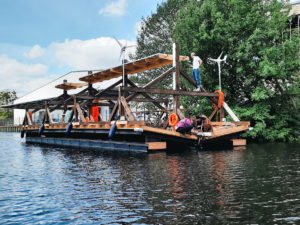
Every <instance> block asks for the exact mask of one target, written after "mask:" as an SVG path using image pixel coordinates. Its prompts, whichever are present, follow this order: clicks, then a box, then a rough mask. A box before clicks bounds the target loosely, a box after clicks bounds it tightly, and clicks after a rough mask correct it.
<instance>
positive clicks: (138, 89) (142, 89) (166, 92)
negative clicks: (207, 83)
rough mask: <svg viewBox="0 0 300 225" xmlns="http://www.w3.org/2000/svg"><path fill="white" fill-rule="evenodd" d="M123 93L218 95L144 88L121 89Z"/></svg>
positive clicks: (215, 95)
mask: <svg viewBox="0 0 300 225" xmlns="http://www.w3.org/2000/svg"><path fill="white" fill-rule="evenodd" d="M122 90H123V91H129V92H138V93H141V94H142V93H152V94H167V95H186V96H200V97H218V96H219V94H218V93H207V92H196V91H176V90H163V89H153V88H149V89H145V88H132V87H122Z"/></svg>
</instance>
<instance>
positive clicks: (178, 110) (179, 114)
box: [177, 109, 185, 120]
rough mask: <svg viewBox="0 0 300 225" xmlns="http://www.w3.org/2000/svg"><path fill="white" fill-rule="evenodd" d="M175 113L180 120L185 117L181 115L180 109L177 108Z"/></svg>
mask: <svg viewBox="0 0 300 225" xmlns="http://www.w3.org/2000/svg"><path fill="white" fill-rule="evenodd" d="M177 115H178V117H179V119H180V120H183V119H184V118H185V116H184V115H183V113H182V112H181V110H180V109H177Z"/></svg>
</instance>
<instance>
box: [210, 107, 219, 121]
mask: <svg viewBox="0 0 300 225" xmlns="http://www.w3.org/2000/svg"><path fill="white" fill-rule="evenodd" d="M217 111H218V109H214V111H213V112H212V113H211V114H210V116H209V117H208V119H209V120H211V119H212V118H213V117H214V115H215V114H216V112H217Z"/></svg>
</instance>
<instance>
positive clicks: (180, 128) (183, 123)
mask: <svg viewBox="0 0 300 225" xmlns="http://www.w3.org/2000/svg"><path fill="white" fill-rule="evenodd" d="M196 124H197V122H196V118H195V117H191V118H184V119H182V120H180V121H179V122H178V123H177V124H176V126H175V130H176V131H177V132H179V133H182V134H184V133H189V132H190V131H191V130H192V129H193V128H194V126H196Z"/></svg>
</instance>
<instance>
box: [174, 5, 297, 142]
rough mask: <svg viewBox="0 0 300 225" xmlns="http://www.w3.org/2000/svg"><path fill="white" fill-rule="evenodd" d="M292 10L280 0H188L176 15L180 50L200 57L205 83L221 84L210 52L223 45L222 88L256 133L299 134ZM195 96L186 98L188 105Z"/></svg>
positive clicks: (283, 137) (268, 136)
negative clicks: (289, 24) (290, 13)
mask: <svg viewBox="0 0 300 225" xmlns="http://www.w3.org/2000/svg"><path fill="white" fill-rule="evenodd" d="M288 13H289V6H288V5H286V4H285V3H281V2H278V1H276V0H264V1H262V0H252V1H248V0H227V1H221V0H213V1H212V0H202V1H200V2H198V1H195V0H190V1H189V2H188V3H187V4H186V6H185V7H184V8H182V9H181V11H180V14H179V16H178V21H177V24H176V28H175V31H174V39H175V40H176V41H177V42H178V43H179V44H180V46H181V54H185V55H187V54H189V53H190V52H192V51H194V52H196V53H198V55H200V56H201V57H202V59H203V61H204V66H203V68H202V71H201V81H202V84H203V86H204V87H205V88H206V89H208V90H210V91H214V90H216V89H217V87H218V76H217V67H216V65H210V64H208V62H207V58H208V57H212V58H216V57H217V56H218V55H219V54H220V52H221V51H223V52H224V53H226V54H227V55H228V59H227V62H228V63H227V64H225V65H224V66H223V68H222V74H223V76H222V87H223V91H224V92H225V94H226V101H227V102H228V103H229V105H230V106H232V108H233V109H234V111H235V112H236V113H237V114H238V116H239V117H240V118H241V119H242V120H248V121H250V122H251V125H252V126H254V130H253V131H251V132H249V133H248V135H250V137H252V138H253V139H259V140H268V141H275V140H280V141H297V140H299V137H300V126H299V125H300V124H299V119H300V116H299V114H300V113H299V111H300V106H299V103H298V102H299V101H297V98H298V99H299V96H300V95H299V94H300V88H299V87H300V83H299V75H297V73H298V71H299V67H300V62H299V43H300V41H299V36H298V35H296V34H292V35H291V36H290V35H289V30H287V29H288V26H287V21H288V19H289V16H288ZM191 100H194V99H191V98H185V100H184V102H183V103H184V105H185V106H186V107H187V106H189V105H191V103H190V101H191ZM194 101H195V100H194ZM198 102H199V101H198ZM201 103H202V104H205V100H202V101H201ZM207 107H208V105H205V106H204V107H203V106H202V109H200V110H202V111H205V110H206V109H207ZM198 108H199V107H198ZM194 110H195V109H194ZM200 110H198V111H200Z"/></svg>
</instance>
